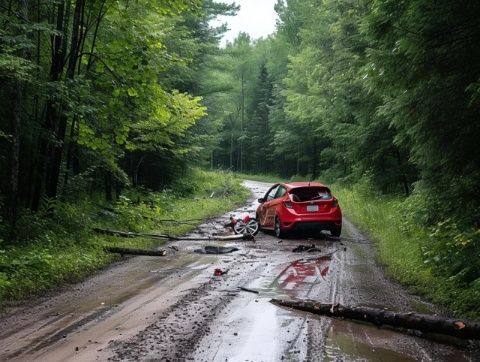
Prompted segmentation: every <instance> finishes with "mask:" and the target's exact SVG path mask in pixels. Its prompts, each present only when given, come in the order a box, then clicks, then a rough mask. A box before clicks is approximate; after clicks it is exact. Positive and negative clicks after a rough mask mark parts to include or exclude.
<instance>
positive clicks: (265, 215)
mask: <svg viewBox="0 0 480 362" xmlns="http://www.w3.org/2000/svg"><path fill="white" fill-rule="evenodd" d="M278 187H279V185H278V184H277V185H273V186H272V187H271V188H270V190H268V191H267V193H266V194H265V196H264V197H263V199H264V200H265V201H264V202H263V203H262V204H261V205H260V208H259V213H258V217H259V219H260V220H259V221H260V225H262V227H267V228H270V227H273V222H274V221H272V220H271V217H270V215H269V209H270V208H271V205H270V204H271V202H272V200H273V199H274V196H275V194H276V193H277V190H278Z"/></svg>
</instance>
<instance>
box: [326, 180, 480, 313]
mask: <svg viewBox="0 0 480 362" xmlns="http://www.w3.org/2000/svg"><path fill="white" fill-rule="evenodd" d="M332 189H333V192H334V193H335V195H336V196H337V197H338V199H339V200H340V204H341V206H342V210H343V212H344V214H345V215H346V217H348V218H349V220H351V221H353V222H354V223H355V224H356V225H359V226H360V227H361V229H362V230H363V231H364V232H365V233H366V234H367V235H368V236H369V237H371V238H372V239H373V240H374V241H375V245H376V247H377V250H378V255H377V257H378V259H379V261H380V262H381V263H383V264H385V265H386V267H387V272H388V273H389V274H390V275H391V276H392V277H393V278H395V279H397V280H399V281H400V282H402V283H404V284H406V285H408V286H409V287H410V288H411V289H412V291H414V292H416V293H420V294H423V295H425V296H427V297H428V298H429V299H430V300H432V301H434V302H437V303H440V304H442V305H444V306H446V307H448V308H449V309H450V310H452V311H453V312H454V313H455V314H457V315H463V316H468V317H471V318H479V317H480V309H479V306H478V303H477V302H476V301H477V300H478V298H479V297H480V275H479V273H478V265H479V263H480V260H479V255H480V254H479V250H478V245H479V233H478V230H473V229H469V230H465V229H463V230H462V229H459V225H458V224H456V223H455V222H454V221H453V220H451V219H450V220H446V221H444V222H441V223H438V224H437V225H436V226H434V227H432V228H430V229H429V228H425V226H424V224H423V223H422V222H421V220H420V219H418V217H417V216H418V214H417V213H416V212H414V211H416V210H417V209H415V208H413V207H412V203H413V202H414V201H412V198H409V199H407V200H402V199H401V198H399V197H385V196H381V195H379V194H378V192H375V191H374V190H375V187H374V185H373V184H372V182H371V179H368V178H364V179H362V181H361V182H359V183H358V184H357V185H355V186H354V187H345V186H341V185H332ZM415 202H418V201H415Z"/></svg>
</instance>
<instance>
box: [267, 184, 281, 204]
mask: <svg viewBox="0 0 480 362" xmlns="http://www.w3.org/2000/svg"><path fill="white" fill-rule="evenodd" d="M277 190H278V185H277V186H275V187H274V188H273V189H271V190H270V191H269V192H268V193H267V195H266V196H265V200H266V201H270V200H273V198H274V196H275V194H276V193H277Z"/></svg>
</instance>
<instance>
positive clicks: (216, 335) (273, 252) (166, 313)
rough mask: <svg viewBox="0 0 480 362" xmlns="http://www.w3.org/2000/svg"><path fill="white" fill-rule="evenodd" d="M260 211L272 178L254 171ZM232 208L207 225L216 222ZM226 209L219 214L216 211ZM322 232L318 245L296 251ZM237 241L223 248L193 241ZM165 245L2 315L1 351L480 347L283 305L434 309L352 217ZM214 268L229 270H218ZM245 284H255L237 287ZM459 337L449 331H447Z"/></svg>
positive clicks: (30, 354) (73, 355)
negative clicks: (323, 227)
mask: <svg viewBox="0 0 480 362" xmlns="http://www.w3.org/2000/svg"><path fill="white" fill-rule="evenodd" d="M246 185H247V186H248V187H249V188H251V189H252V191H253V194H254V196H253V197H252V199H251V200H250V201H249V203H248V205H247V206H245V207H243V208H241V209H238V210H236V211H235V213H236V214H237V215H239V216H240V215H241V214H245V213H247V212H254V210H255V207H256V201H255V200H256V198H258V197H260V196H263V194H264V193H265V191H266V190H267V188H268V187H269V184H265V183H260V182H250V181H248V182H246ZM226 219H227V215H225V216H223V217H222V218H219V219H216V220H212V221H211V222H209V223H207V224H204V225H202V226H201V227H200V228H199V229H198V230H197V231H196V233H200V234H205V233H211V232H212V229H214V228H216V227H219V225H221V224H222V223H223V222H224V220H226ZM219 221H221V222H219ZM312 243H314V244H315V245H316V246H317V248H319V249H320V252H315V253H293V252H292V249H293V248H295V247H296V246H298V245H300V244H305V245H306V244H312ZM206 245H222V246H235V247H237V248H239V249H240V250H239V251H237V252H234V253H232V254H226V255H205V254H197V253H194V250H195V249H198V248H201V247H204V246H206ZM169 246H176V247H177V248H178V249H179V251H178V252H177V251H173V249H168V250H169V251H171V253H170V254H169V256H167V257H161V258H158V257H135V258H130V259H128V260H126V261H123V262H121V263H118V264H116V265H113V266H112V267H110V268H108V269H107V270H104V271H101V272H99V273H98V274H96V275H95V276H93V277H91V278H90V279H88V280H86V281H85V282H83V283H81V284H77V285H72V286H69V287H66V288H65V290H63V291H62V292H57V293H56V294H55V295H53V296H48V297H45V298H42V299H41V300H35V301H34V302H32V303H30V304H28V305H24V306H22V307H18V308H13V309H11V310H9V311H8V312H7V314H6V315H4V316H3V317H2V319H1V321H0V360H1V361H7V360H11V361H32V360H38V361H48V362H53V361H106V360H111V361H137V360H147V361H185V360H186V361H190V360H191V361H280V360H286V361H358V360H369V361H406V360H407V361H408V360H417V361H418V360H422V361H463V360H480V356H479V355H478V352H475V351H474V350H473V349H469V348H468V346H465V347H461V346H458V345H452V344H449V343H445V342H444V343H440V342H434V341H433V340H432V339H428V338H423V337H419V336H416V335H413V334H407V333H400V332H397V331H393V330H388V329H379V328H377V327H374V326H370V325H365V324H359V323H354V322H349V321H345V320H333V319H329V318H324V317H317V316H313V315H310V314H306V313H301V312H294V311H290V310H286V309H282V308H279V307H277V306H274V305H272V304H271V303H269V300H270V299H271V298H273V297H275V298H301V299H315V300H320V301H322V302H327V303H333V302H338V303H341V304H346V305H365V306H376V307H380V308H388V309H390V310H398V311H411V310H413V311H419V312H431V313H435V312H436V310H435V308H434V307H433V306H431V305H429V304H427V303H424V302H422V301H421V300H420V299H419V298H416V297H413V296H411V295H409V294H408V293H407V292H406V291H405V290H404V289H403V288H401V287H400V286H398V285H397V284H395V283H392V282H391V281H389V280H388V279H386V278H385V277H384V274H383V271H382V269H381V268H380V267H378V266H377V265H376V264H375V261H374V250H373V248H372V246H371V244H370V243H369V241H368V240H366V239H365V238H364V237H363V236H362V235H361V234H360V233H359V232H358V230H357V229H356V228H355V227H354V226H353V225H351V224H350V223H349V222H348V221H345V222H344V232H343V234H342V238H341V240H340V241H332V240H325V238H318V239H314V240H311V239H309V240H306V239H285V240H283V241H282V242H280V240H279V239H277V238H275V237H274V236H272V235H269V234H264V233H260V234H259V235H258V236H257V238H256V241H255V242H250V241H249V242H245V241H240V242H235V243H220V242H213V243H212V242H205V241H203V242H193V241H188V242H185V241H183V242H182V241H178V242H175V243H171V244H169ZM215 268H221V269H222V270H228V272H227V273H226V274H225V275H223V276H219V277H215V276H213V272H214V269H215ZM239 287H247V288H249V289H252V290H255V291H258V292H259V293H258V294H256V293H251V292H248V291H243V290H239ZM449 342H450V341H449Z"/></svg>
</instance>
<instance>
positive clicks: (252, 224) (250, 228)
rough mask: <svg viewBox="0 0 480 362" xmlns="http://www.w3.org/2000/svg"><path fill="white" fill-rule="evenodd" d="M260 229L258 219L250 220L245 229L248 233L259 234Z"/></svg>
mask: <svg viewBox="0 0 480 362" xmlns="http://www.w3.org/2000/svg"><path fill="white" fill-rule="evenodd" d="M259 230H260V224H259V223H258V221H257V219H250V220H248V222H247V224H246V225H245V231H246V232H247V234H250V235H257V234H258V231H259Z"/></svg>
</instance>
